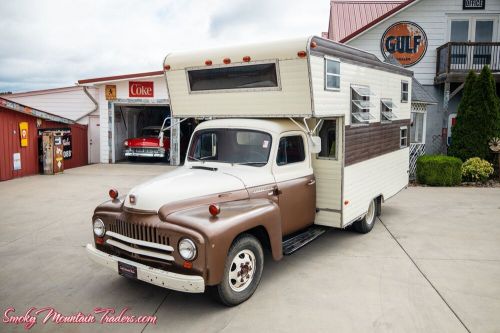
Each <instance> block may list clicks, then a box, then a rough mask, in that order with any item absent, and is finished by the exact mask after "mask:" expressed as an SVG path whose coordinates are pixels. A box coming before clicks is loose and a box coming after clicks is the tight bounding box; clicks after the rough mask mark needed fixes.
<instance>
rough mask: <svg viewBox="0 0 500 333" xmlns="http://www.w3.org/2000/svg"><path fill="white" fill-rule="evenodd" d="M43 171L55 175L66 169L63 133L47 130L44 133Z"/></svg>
mask: <svg viewBox="0 0 500 333" xmlns="http://www.w3.org/2000/svg"><path fill="white" fill-rule="evenodd" d="M42 151H43V173H44V174H45V175H53V174H57V173H61V172H63V170H64V158H63V136H62V133H59V132H54V131H47V132H43V134H42Z"/></svg>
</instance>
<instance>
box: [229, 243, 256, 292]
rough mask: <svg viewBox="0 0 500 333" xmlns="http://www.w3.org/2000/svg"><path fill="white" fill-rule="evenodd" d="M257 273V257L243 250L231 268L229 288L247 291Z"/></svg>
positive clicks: (235, 258) (234, 259)
mask: <svg viewBox="0 0 500 333" xmlns="http://www.w3.org/2000/svg"><path fill="white" fill-rule="evenodd" d="M254 271H255V255H254V254H253V252H252V251H250V250H242V251H240V252H238V254H236V256H235V257H234V258H233V261H232V262H231V267H230V268H229V286H230V287H231V289H232V290H234V291H238V292H239V291H243V290H245V289H246V288H247V287H248V286H249V285H250V283H251V282H252V280H253V276H254Z"/></svg>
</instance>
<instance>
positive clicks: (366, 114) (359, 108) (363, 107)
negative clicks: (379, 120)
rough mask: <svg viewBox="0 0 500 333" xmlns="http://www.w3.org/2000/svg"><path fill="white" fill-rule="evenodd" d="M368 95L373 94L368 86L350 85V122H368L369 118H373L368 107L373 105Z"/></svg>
mask: <svg viewBox="0 0 500 333" xmlns="http://www.w3.org/2000/svg"><path fill="white" fill-rule="evenodd" d="M370 96H373V94H372V92H371V91H370V88H369V87H367V86H357V85H352V86H351V123H352V124H353V125H355V124H368V123H369V122H370V119H375V117H373V116H372V115H371V114H370V108H371V107H373V105H372V104H371V102H370Z"/></svg>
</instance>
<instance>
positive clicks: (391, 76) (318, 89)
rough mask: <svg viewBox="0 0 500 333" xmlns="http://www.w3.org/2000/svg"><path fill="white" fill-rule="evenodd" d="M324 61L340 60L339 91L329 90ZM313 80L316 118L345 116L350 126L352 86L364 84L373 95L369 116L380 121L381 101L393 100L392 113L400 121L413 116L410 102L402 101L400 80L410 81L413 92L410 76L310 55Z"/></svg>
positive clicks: (374, 120)
mask: <svg viewBox="0 0 500 333" xmlns="http://www.w3.org/2000/svg"><path fill="white" fill-rule="evenodd" d="M325 59H332V60H337V61H340V89H338V90H327V89H326V86H325V61H326V60H325ZM310 66H311V81H312V87H313V97H314V115H315V116H316V117H326V116H332V115H339V116H345V121H346V123H345V125H350V124H351V85H363V86H367V87H369V88H370V91H371V92H372V93H373V96H371V97H370V101H371V103H372V104H373V107H372V108H371V109H370V114H371V115H372V116H373V117H374V119H372V120H370V122H380V118H381V115H380V110H381V101H380V100H381V99H391V100H392V102H393V103H394V104H395V106H396V108H395V109H394V110H393V113H394V114H395V115H396V117H397V119H407V118H409V117H410V109H411V107H410V104H411V103H410V102H409V101H408V102H406V103H402V102H401V81H407V82H408V84H409V88H408V89H409V91H411V77H407V76H404V75H401V74H397V73H392V72H388V71H384V70H381V69H377V68H372V67H369V66H362V65H358V64H353V63H350V62H346V61H343V60H341V59H336V58H335V57H330V56H325V57H319V56H314V55H311V57H310Z"/></svg>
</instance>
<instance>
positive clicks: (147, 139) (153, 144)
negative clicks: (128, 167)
mask: <svg viewBox="0 0 500 333" xmlns="http://www.w3.org/2000/svg"><path fill="white" fill-rule="evenodd" d="M160 131H161V126H148V127H144V128H143V129H142V132H141V136H140V137H138V138H131V139H127V140H125V141H124V142H123V145H124V146H125V151H124V154H125V157H127V158H135V157H158V158H166V159H169V157H170V138H169V137H167V136H164V137H163V140H162V141H160ZM164 133H165V132H164ZM167 133H168V132H167Z"/></svg>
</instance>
